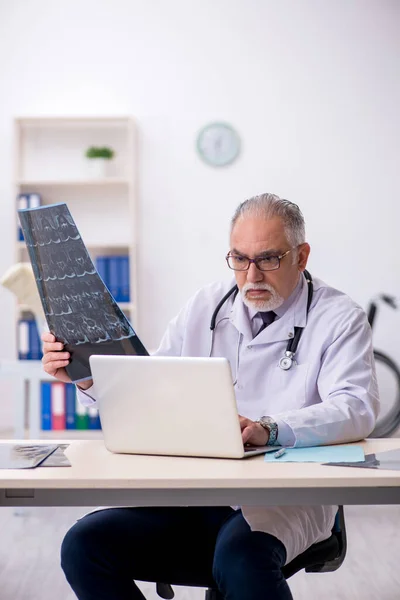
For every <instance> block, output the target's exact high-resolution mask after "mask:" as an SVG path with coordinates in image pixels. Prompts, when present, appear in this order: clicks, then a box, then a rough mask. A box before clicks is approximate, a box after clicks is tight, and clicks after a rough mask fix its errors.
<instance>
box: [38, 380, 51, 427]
mask: <svg viewBox="0 0 400 600" xmlns="http://www.w3.org/2000/svg"><path fill="white" fill-rule="evenodd" d="M40 388H41V404H42V429H43V430H44V431H50V430H51V382H50V381H42V382H41V384H40Z"/></svg>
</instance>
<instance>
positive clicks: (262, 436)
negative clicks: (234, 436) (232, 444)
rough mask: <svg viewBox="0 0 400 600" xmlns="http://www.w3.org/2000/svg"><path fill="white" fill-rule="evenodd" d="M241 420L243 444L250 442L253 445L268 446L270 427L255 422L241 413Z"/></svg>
mask: <svg viewBox="0 0 400 600" xmlns="http://www.w3.org/2000/svg"><path fill="white" fill-rule="evenodd" d="M239 422H240V429H241V431H242V440H243V444H250V445H251V446H266V445H267V444H268V440H269V432H268V429H265V427H263V426H262V425H260V423H255V422H254V421H251V419H247V418H246V417H242V416H241V415H239Z"/></svg>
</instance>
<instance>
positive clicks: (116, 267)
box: [96, 256, 130, 302]
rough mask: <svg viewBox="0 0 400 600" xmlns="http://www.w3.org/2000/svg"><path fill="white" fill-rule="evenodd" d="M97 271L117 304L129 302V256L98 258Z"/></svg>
mask: <svg viewBox="0 0 400 600" xmlns="http://www.w3.org/2000/svg"><path fill="white" fill-rule="evenodd" d="M96 269H97V272H98V274H99V275H100V277H101V278H102V280H103V283H104V284H105V285H106V287H107V288H108V290H109V291H110V293H111V295H112V296H113V297H114V300H115V301H116V302H129V300H130V289H129V256H98V257H97V258H96Z"/></svg>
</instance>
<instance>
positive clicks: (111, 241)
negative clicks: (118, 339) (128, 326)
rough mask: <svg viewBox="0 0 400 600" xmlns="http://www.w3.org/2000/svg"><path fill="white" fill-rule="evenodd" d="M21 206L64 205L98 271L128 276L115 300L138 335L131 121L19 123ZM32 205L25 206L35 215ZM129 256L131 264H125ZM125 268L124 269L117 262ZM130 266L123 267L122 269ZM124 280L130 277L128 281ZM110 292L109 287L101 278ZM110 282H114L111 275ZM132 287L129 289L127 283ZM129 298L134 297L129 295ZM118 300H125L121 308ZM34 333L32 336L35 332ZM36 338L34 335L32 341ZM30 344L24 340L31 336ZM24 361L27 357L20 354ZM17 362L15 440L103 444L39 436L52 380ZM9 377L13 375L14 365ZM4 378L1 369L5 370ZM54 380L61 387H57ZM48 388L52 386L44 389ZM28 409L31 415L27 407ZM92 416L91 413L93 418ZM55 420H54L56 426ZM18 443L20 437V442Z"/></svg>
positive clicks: (22, 315)
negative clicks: (96, 151) (99, 168)
mask: <svg viewBox="0 0 400 600" xmlns="http://www.w3.org/2000/svg"><path fill="white" fill-rule="evenodd" d="M14 131H15V169H14V177H13V181H14V190H15V200H14V201H15V202H16V204H18V198H20V197H21V196H22V200H23V202H25V201H28V202H29V198H30V197H31V195H36V196H37V197H39V199H40V204H41V205H50V204H57V203H62V202H65V203H66V204H67V205H68V208H69V210H70V212H71V214H72V216H73V218H74V220H75V223H76V225H77V227H78V230H79V232H80V234H81V236H82V239H83V241H84V243H85V245H86V247H87V248H88V250H89V253H90V255H91V258H92V260H93V262H94V263H95V265H96V266H97V267H98V270H99V272H100V267H99V263H100V261H101V260H103V261H104V260H106V261H107V266H106V269H109V272H110V273H111V272H112V273H113V281H114V283H115V277H116V275H115V273H119V275H120V276H121V277H123V281H124V283H122V280H121V281H120V283H119V284H118V285H119V288H117V289H119V292H118V296H117V292H116V291H113V290H115V289H116V288H115V287H114V288H113V290H112V291H113V294H114V295H115V298H116V300H117V303H118V304H119V306H120V308H121V310H123V311H124V312H126V313H128V314H127V316H128V318H129V319H130V320H131V321H132V324H133V326H134V328H138V318H139V311H138V305H137V285H136V281H137V256H136V245H137V244H136V240H137V235H136V232H137V199H136V196H137V192H136V184H137V182H136V179H137V178H136V162H137V160H136V158H137V157H136V154H137V153H136V131H135V123H134V121H133V119H132V118H130V117H124V116H117V117H112V116H111V117H99V116H94V117H79V116H71V117H67V116H65V117H50V116H49V117H21V118H17V119H15V122H14ZM90 146H101V147H104V146H106V147H110V148H112V150H113V151H114V157H113V159H111V160H110V161H107V165H106V169H105V170H104V172H102V173H96V171H95V170H93V169H92V167H93V163H91V162H90V160H89V159H87V158H86V156H85V154H86V150H87V149H88V148H89V147H90ZM20 207H22V206H21V204H20ZM30 207H31V206H29V205H28V206H27V208H30ZM17 231H18V217H17V213H16V220H15V232H16V241H15V262H16V263H18V262H27V261H29V259H28V253H27V249H26V246H25V242H23V241H20V240H19V239H18V236H17ZM126 257H127V258H126ZM118 261H119V262H118ZM124 261H125V262H124ZM121 273H124V274H123V276H122V275H121ZM103 280H104V281H105V283H106V285H107V286H108V287H109V289H111V287H110V286H111V284H109V283H108V281H106V279H105V278H104V277H103ZM110 281H111V275H110ZM126 282H128V285H127V284H126ZM128 293H129V296H128ZM118 298H120V299H121V300H126V301H123V302H122V301H121V302H118ZM25 310H26V306H23V305H21V304H20V305H18V303H17V302H16V304H15V335H16V340H17V343H16V347H17V349H19V342H20V339H22V338H21V337H20V322H21V320H23V319H27V318H29V317H26V312H24V311H25ZM29 331H30V330H29ZM30 337H31V334H30V333H29V339H30ZM25 339H26V336H25ZM20 356H26V354H24V353H20ZM30 356H31V357H34V356H36V357H37V353H36V354H34V353H33V352H32V353H31V354H30ZM17 358H18V357H17V356H16V360H15V361H14V362H15V363H16V367H15V369H14V372H13V373H14V374H13V376H14V377H17V378H18V381H19V382H20V385H19V388H18V389H19V392H18V398H17V402H18V403H19V405H20V406H18V407H17V408H16V411H15V433H16V434H18V433H19V434H21V432H23V431H25V429H26V427H27V428H28V431H29V434H30V436H31V437H33V438H35V437H38V436H39V437H46V438H51V437H55V436H60V437H62V438H63V439H67V438H68V437H70V438H72V437H73V436H78V437H79V438H83V439H84V438H85V437H87V438H88V439H91V438H92V437H93V436H94V437H95V438H97V437H99V436H100V437H101V431H98V430H95V429H77V430H76V431H75V430H71V429H68V430H65V431H60V430H49V431H47V430H43V431H42V430H41V417H42V408H43V407H42V402H43V399H42V397H41V393H43V392H41V386H42V382H45V381H47V382H48V381H51V379H52V378H50V377H48V376H47V375H46V374H45V373H44V371H43V370H42V364H41V361H39V360H23V361H22V360H17ZM8 370H9V374H10V373H11V372H12V371H13V369H12V367H11V366H9V369H8ZM0 371H1V369H0ZM53 381H55V380H53ZM44 387H46V386H44ZM28 406H29V410H26V407H28ZM89 414H90V413H89ZM53 422H55V421H53V414H52V423H53ZM17 437H19V435H17Z"/></svg>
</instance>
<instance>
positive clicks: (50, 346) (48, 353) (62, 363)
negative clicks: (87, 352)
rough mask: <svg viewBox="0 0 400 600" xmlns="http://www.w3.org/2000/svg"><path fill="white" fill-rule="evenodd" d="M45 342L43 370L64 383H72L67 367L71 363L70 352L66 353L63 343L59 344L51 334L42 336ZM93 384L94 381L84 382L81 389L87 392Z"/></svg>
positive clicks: (80, 385)
mask: <svg viewBox="0 0 400 600" xmlns="http://www.w3.org/2000/svg"><path fill="white" fill-rule="evenodd" d="M42 342H43V358H42V363H43V369H44V370H45V371H46V373H48V374H49V375H51V376H52V377H55V378H56V379H58V380H59V381H63V382H64V383H71V378H70V377H69V376H68V374H67V371H66V370H65V367H66V366H67V365H68V363H69V358H70V355H69V352H65V351H63V350H64V344H63V343H62V342H57V340H56V338H55V337H54V335H52V334H51V333H43V335H42ZM92 384H93V381H92V379H90V380H88V381H82V382H81V383H80V384H79V387H80V388H82V389H84V390H86V389H87V388H89V387H90V386H91V385H92Z"/></svg>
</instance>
